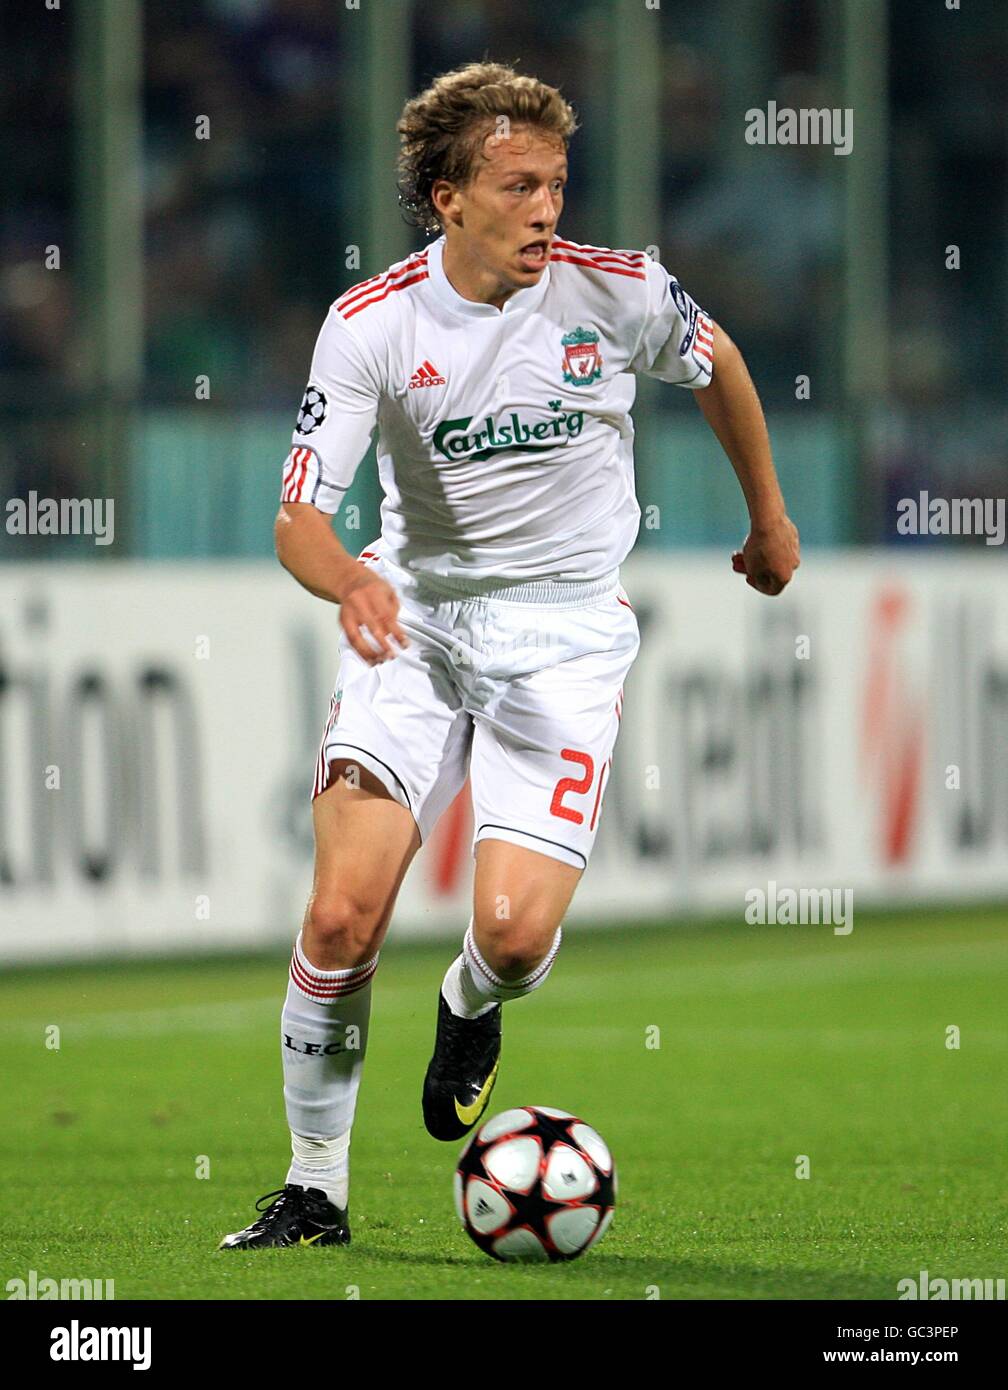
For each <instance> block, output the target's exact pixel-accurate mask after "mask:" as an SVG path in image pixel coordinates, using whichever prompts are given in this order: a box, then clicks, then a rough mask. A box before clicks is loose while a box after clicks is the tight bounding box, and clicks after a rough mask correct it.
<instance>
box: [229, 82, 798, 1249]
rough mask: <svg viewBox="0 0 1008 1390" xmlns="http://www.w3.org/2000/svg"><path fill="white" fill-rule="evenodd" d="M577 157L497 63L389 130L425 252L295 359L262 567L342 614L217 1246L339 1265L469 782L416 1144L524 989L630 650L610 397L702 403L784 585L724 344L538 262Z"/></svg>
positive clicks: (458, 1095)
mask: <svg viewBox="0 0 1008 1390" xmlns="http://www.w3.org/2000/svg"><path fill="white" fill-rule="evenodd" d="M575 127H576V122H575V118H574V113H573V111H572V110H571V108H570V106H569V105H568V104H567V102H566V101H565V100H564V98H563V97H562V96H561V94H560V93H559V91H557V90H556V89H555V88H553V87H549V86H547V85H545V84H544V83H542V82H539V81H536V80H535V79H534V78H531V77H525V76H517V75H516V74H515V73H514V72H513V71H512V70H511V69H510V68H507V67H502V66H499V65H497V64H492V63H476V64H472V65H470V66H467V67H465V68H462V69H459V70H457V71H455V72H450V73H447V74H445V75H443V76H441V77H439V78H438V79H437V80H436V81H435V82H434V83H433V84H432V85H431V87H430V88H428V90H427V91H425V92H423V93H421V94H420V95H419V96H417V97H415V98H414V99H412V100H411V101H409V102H407V104H406V106H405V108H404V110H403V113H402V116H401V119H400V121H399V125H398V131H399V136H400V142H401V150H400V175H401V178H400V190H401V202H402V204H403V206H404V207H405V208H406V209H407V210H408V212H409V213H410V214H412V216H413V218H414V220H415V221H416V222H417V223H418V224H419V225H420V226H421V227H422V228H423V229H424V230H425V231H426V232H428V233H431V234H434V235H435V236H436V240H433V241H431V242H430V244H429V245H428V246H427V247H426V248H425V249H424V250H422V251H418V252H416V253H415V254H413V255H412V256H408V257H407V258H406V259H405V260H404V261H400V262H399V263H397V264H396V265H393V266H391V267H390V268H389V269H388V270H387V271H385V272H384V273H383V274H381V275H375V276H374V277H373V278H371V279H369V280H365V281H363V282H362V283H361V284H359V285H355V286H353V287H352V288H351V289H348V290H346V291H345V292H344V293H343V294H342V295H341V296H340V297H339V298H338V299H337V300H336V302H335V303H334V304H333V306H332V308H331V309H330V311H329V315H328V317H327V319H326V320H325V323H324V324H323V327H322V331H321V333H320V336H319V339H318V343H317V345H316V348H315V355H314V358H313V361H312V366H311V376H310V380H309V386H308V390H307V392H306V393H305V398H304V401H303V402H302V406H301V411H300V414H299V415H298V420H297V428H296V429H295V431H294V438H293V448H292V450H291V452H290V454H289V456H288V458H287V461H286V464H285V466H284V472H283V486H282V501H281V507H280V512H279V516H278V517H277V523H276V549H277V555H278V557H279V559H280V562H281V564H282V565H283V566H284V567H285V569H287V570H289V571H290V573H291V574H292V575H293V576H294V578H295V579H297V580H298V581H299V583H301V584H302V585H304V587H305V588H306V589H308V590H309V591H310V592H311V593H313V594H315V595H317V597H319V598H322V599H325V600H327V601H328V602H330V603H335V604H338V605H339V621H340V625H341V628H342V636H341V640H340V669H339V679H338V684H337V688H336V690H335V692H334V694H333V697H332V701H331V703H330V707H329V716H328V719H327V720H326V724H325V731H324V734H323V737H322V745H321V748H320V750H319V755H318V759H317V762H316V765H315V780H314V787H313V792H314V796H313V807H312V809H313V819H314V830H315V847H316V850H315V872H314V882H313V885H312V890H311V895H310V897H309V900H308V906H307V910H306V912H305V916H304V921H303V925H302V928H301V932H300V935H299V936H298V938H297V942H296V944H295V946H294V952H293V958H292V960H291V966H290V982H289V986H288V990H287V998H286V1002H285V1003H284V1006H283V1014H282V1021H281V1030H280V1031H281V1054H282V1058H283V1072H284V1098H285V1101H286V1107H287V1119H288V1123H289V1126H290V1130H291V1146H292V1161H291V1164H290V1169H289V1172H288V1174H287V1179H286V1183H285V1185H284V1187H283V1188H282V1189H278V1190H277V1191H276V1192H271V1193H268V1194H267V1195H266V1196H265V1197H263V1198H260V1201H259V1204H258V1209H259V1210H260V1211H263V1215H262V1216H261V1217H260V1218H259V1219H258V1220H256V1221H254V1222H253V1223H252V1225H250V1226H249V1227H247V1228H246V1229H245V1230H243V1231H239V1232H236V1233H234V1234H233V1235H229V1236H226V1237H225V1239H224V1241H223V1242H222V1246H223V1247H225V1248H229V1249H253V1248H258V1247H262V1246H277V1245H290V1244H297V1243H300V1244H312V1243H317V1244H319V1245H331V1244H346V1243H347V1242H348V1241H349V1239H350V1227H349V1222H348V1216H347V1207H348V1189H349V1148H350V1132H351V1126H352V1124H353V1117H354V1109H355V1105H356V1100H357V1092H358V1087H359V1085H360V1080H361V1071H362V1068H363V1064H364V1055H365V1049H366V1045H367V1033H368V1017H369V1012H370V1003H371V985H372V979H373V977H374V974H375V971H376V969H377V967H378V953H379V948H380V946H381V943H382V940H383V938H384V936H385V932H386V930H387V928H388V925H389V920H390V918H391V916H392V912H393V908H394V906H395V900H396V894H397V892H398V890H399V886H400V884H401V883H402V881H403V877H404V875H405V873H406V871H407V869H408V867H409V864H410V861H411V860H412V859H413V856H414V855H415V854H416V852H417V850H418V848H419V847H420V844H421V843H422V841H423V840H425V839H426V838H427V836H428V835H429V834H430V833H431V831H432V829H433V828H434V825H435V823H436V822H437V819H438V817H439V816H440V815H441V813H442V811H444V810H445V808H446V807H447V806H449V804H450V803H451V802H452V800H453V799H454V797H455V796H456V794H457V793H458V792H459V790H460V788H461V787H462V785H463V783H464V781H465V779H466V776H467V774H468V775H469V777H470V784H471V792H472V802H473V809H474V814H475V835H474V841H473V852H474V857H475V879H474V893H473V912H472V918H471V920H470V922H469V927H468V930H467V931H466V933H465V937H464V941H463V944H462V950H461V953H460V954H459V955H458V956H457V957H456V959H455V960H454V961H452V963H451V965H449V967H448V969H447V971H446V973H445V976H444V981H443V983H442V985H441V989H440V991H439V995H438V999H437V1027H436V1037H435V1041H434V1052H433V1056H432V1058H431V1061H430V1064H429V1066H428V1068H427V1074H426V1078H425V1080H424V1085H423V1097H422V1104H423V1115H424V1121H425V1124H426V1126H427V1129H428V1131H429V1132H430V1133H431V1134H432V1135H433V1136H434V1137H435V1138H437V1139H443V1140H457V1139H459V1138H460V1137H461V1136H462V1135H464V1134H465V1133H466V1132H467V1131H468V1130H470V1129H471V1128H472V1127H473V1126H474V1125H475V1124H476V1122H477V1121H478V1119H479V1117H480V1116H481V1114H482V1113H483V1111H484V1109H485V1107H486V1105H487V1101H488V1099H489V1097H490V1092H491V1090H492V1088H493V1085H494V1081H495V1079H496V1076H497V1069H498V1065H499V1058H500V1051H501V1006H502V1004H504V1003H506V1002H509V1001H511V1000H514V999H520V998H521V997H522V996H523V995H526V994H529V993H531V991H532V990H534V989H538V988H539V987H540V986H541V985H542V984H543V983H544V982H545V980H546V978H547V976H548V975H549V972H550V969H551V967H552V965H553V962H554V960H555V958H556V955H557V951H558V950H559V947H560V926H561V922H562V920H563V917H564V914H565V912H566V911H567V907H568V905H569V903H570V901H571V897H572V895H573V893H574V889H575V887H576V886H577V884H578V881H579V880H580V878H581V875H582V873H583V872H584V870H585V867H586V865H587V863H588V858H589V855H590V854H591V849H592V844H593V842H594V839H595V835H596V832H597V830H598V825H599V816H600V812H601V805H602V798H603V793H604V790H605V784H606V778H607V775H608V771H609V768H610V766H611V763H612V756H613V746H614V744H615V741H616V734H617V730H618V726H619V720H620V713H621V704H622V692H623V683H624V680H625V679H626V676H627V672H628V671H629V670H630V666H631V664H632V662H633V660H634V657H635V656H636V654H637V649H638V645H639V633H638V628H637V621H636V618H635V617H634V613H633V609H632V607H631V605H630V601H629V599H628V596H627V594H626V593H625V591H624V589H623V588H622V586H621V585H620V580H619V566H620V563H621V562H622V560H623V559H624V558H625V556H626V555H627V553H628V551H629V550H630V549H631V547H632V545H633V543H634V540H635V538H636V535H637V529H638V523H639V519H640V511H639V508H638V506H637V502H636V499H635V496H634V475H633V427H632V425H631V421H630V407H631V405H632V403H633V399H634V391H635V382H634V374H635V373H638V372H644V373H647V374H648V375H650V376H653V377H657V378H658V379H659V380H661V381H665V382H671V383H673V384H675V385H678V386H685V387H686V388H687V389H689V390H692V391H696V392H697V400H698V401H699V403H700V408H701V410H702V411H703V413H704V415H705V417H706V419H707V421H708V423H709V424H710V426H711V428H712V429H713V431H714V433H715V435H716V436H717V438H718V439H719V441H720V442H721V444H722V446H723V448H724V450H725V452H726V453H727V455H728V457H729V459H730V460H731V463H732V465H733V466H734V468H735V471H736V473H737V475H738V478H739V482H740V484H741V486H742V490H743V492H744V495H745V499H746V502H747V503H748V506H749V513H750V519H751V529H750V531H749V535H748V538H747V539H746V541H745V544H744V545H743V547H742V550H741V551H740V552H737V553H736V554H735V555H734V556H733V557H732V562H733V566H734V568H735V570H736V571H738V572H739V573H740V574H744V575H745V576H746V581H747V583H749V584H750V585H752V586H753V588H755V589H758V590H759V591H760V592H761V593H764V594H778V593H780V591H781V590H782V589H783V588H784V586H785V585H786V584H787V583H788V581H789V580H790V578H791V576H792V574H793V572H794V570H795V568H796V566H797V565H798V536H797V532H796V531H795V528H794V526H793V525H792V524H791V522H790V520H789V519H788V516H787V513H786V511H785V507H784V502H783V499H782V497H781V492H780V489H779V487H778V483H777V479H776V475H775V472H774V467H773V463H772V461H771V454H770V446H769V441H768V438H767V431H766V426H765V424H764V419H763V413H762V410H761V408H760V404H759V401H758V399H757V396H756V392H755V390H754V388H753V385H752V382H751V380H750V378H749V374H748V372H747V371H746V368H745V365H744V363H743V361H742V357H741V355H740V354H739V351H738V349H737V348H736V347H735V345H734V344H733V343H732V341H731V339H730V338H729V337H728V335H727V334H726V333H725V332H724V330H723V329H722V328H721V327H720V326H719V325H718V324H716V323H715V322H714V321H713V320H712V319H711V318H710V317H709V316H708V315H707V314H705V313H704V312H703V311H702V310H701V309H700V308H698V306H697V305H696V304H695V303H694V301H693V300H692V299H691V298H690V296H689V295H688V294H687V293H686V292H685V290H684V289H683V288H682V287H681V286H680V285H679V283H678V282H677V281H676V279H675V278H674V277H673V276H671V275H670V274H669V273H668V271H667V270H665V269H663V268H662V266H661V265H659V264H658V263H657V262H656V261H654V260H652V259H651V258H650V257H649V256H648V255H646V254H645V253H643V252H641V251H632V250H630V251H627V250H622V251H611V250H607V249H605V248H603V247H598V246H588V245H581V244H578V243H576V242H572V241H566V240H563V239H562V238H560V237H559V236H558V235H557V224H558V221H559V218H560V212H561V209H562V207H563V200H564V185H565V182H566V177H567V160H566V152H567V143H568V141H569V139H570V137H571V135H572V134H573V132H574V130H575ZM376 426H377V428H378V468H379V475H380V478H381V483H382V487H383V490H384V494H385V495H384V500H383V502H382V507H381V537H380V539H379V540H377V541H375V542H374V543H373V544H371V545H368V546H367V547H366V548H365V549H364V550H363V551H362V552H361V553H360V555H359V556H357V557H354V556H351V555H350V554H348V553H347V551H346V550H345V549H344V547H343V546H342V545H341V543H340V542H339V540H337V538H336V536H335V534H334V532H333V530H332V523H331V517H332V515H333V514H334V513H335V512H336V511H337V510H338V508H339V506H340V502H341V500H342V498H343V495H344V493H345V492H346V490H347V488H348V487H349V486H350V484H351V482H352V480H353V477H354V473H355V470H356V468H357V466H358V464H359V462H360V460H361V458H362V457H363V456H364V454H365V452H366V451H367V448H368V444H369V441H370V439H371V435H372V432H373V431H374V429H375V427H376ZM264 1207H265V1210H263V1209H264Z"/></svg>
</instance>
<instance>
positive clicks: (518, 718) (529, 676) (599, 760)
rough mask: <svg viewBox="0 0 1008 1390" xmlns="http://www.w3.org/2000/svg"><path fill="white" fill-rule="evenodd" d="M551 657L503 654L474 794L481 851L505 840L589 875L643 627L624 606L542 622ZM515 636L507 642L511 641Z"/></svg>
mask: <svg viewBox="0 0 1008 1390" xmlns="http://www.w3.org/2000/svg"><path fill="white" fill-rule="evenodd" d="M539 622H540V623H541V624H542V627H543V631H544V633H545V635H546V636H547V637H548V638H549V639H550V640H549V641H548V642H546V643H544V652H545V657H544V659H543V660H542V661H541V664H540V665H538V667H536V668H535V669H532V670H528V669H525V668H526V667H527V666H528V665H529V664H530V663H531V660H532V659H533V658H532V656H531V655H530V654H528V653H526V652H525V651H524V650H523V649H522V648H520V647H519V646H517V645H516V646H515V649H514V656H513V658H512V659H513V661H514V665H515V666H516V667H517V673H516V674H515V675H513V676H511V675H509V673H508V669H507V660H508V659H509V657H510V656H511V654H510V653H509V652H508V651H507V650H506V649H504V648H502V651H503V655H502V657H501V660H500V663H499V670H500V674H499V676H498V677H497V679H496V688H495V689H494V690H493V700H492V703H491V702H489V701H488V702H487V704H486V705H485V706H484V708H483V709H482V710H481V711H480V712H479V714H478V716H477V718H476V728H475V731H474V736H473V746H472V763H471V777H472V792H473V809H474V813H475V835H474V839H475V842H476V843H477V844H482V842H483V841H484V840H488V839H489V840H494V841H497V840H504V841H508V842H510V843H512V844H514V845H518V846H521V847H523V848H525V849H528V850H531V851H535V852H537V853H538V854H540V855H545V856H548V857H551V858H553V859H556V860H559V861H560V862H561V863H563V864H565V865H568V866H570V867H572V868H574V869H584V868H586V867H587V865H588V860H589V857H590V855H591V851H592V848H593V846H594V842H595V838H596V834H597V832H598V827H599V824H600V820H601V814H602V803H603V797H604V794H605V788H606V786H607V784H608V780H609V772H610V769H611V766H612V759H613V755H614V749H615V744H616V739H617V734H618V731H619V725H620V719H621V716H622V702H623V701H622V692H623V682H624V680H625V678H626V676H627V673H628V672H629V670H630V667H631V665H632V664H633V660H634V658H635V656H636V654H637V649H638V646H639V643H640V637H639V633H638V629H637V621H636V619H635V618H634V616H633V614H632V612H630V610H629V609H627V608H626V607H624V606H623V605H622V603H621V602H620V601H619V598H618V597H617V596H615V595H614V596H612V597H611V598H609V599H607V600H605V601H604V602H601V603H599V604H597V605H594V606H592V607H590V608H588V609H586V610H575V611H574V612H563V613H559V614H554V613H550V612H547V613H546V614H545V615H540V616H539ZM504 635H505V636H506V635H507V634H506V633H505V634H504Z"/></svg>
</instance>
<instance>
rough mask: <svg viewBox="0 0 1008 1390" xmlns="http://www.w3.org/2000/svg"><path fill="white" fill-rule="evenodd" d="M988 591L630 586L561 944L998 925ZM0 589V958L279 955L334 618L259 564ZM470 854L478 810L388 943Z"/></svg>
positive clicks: (999, 663) (824, 579)
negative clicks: (820, 910)
mask: <svg viewBox="0 0 1008 1390" xmlns="http://www.w3.org/2000/svg"><path fill="white" fill-rule="evenodd" d="M999 563H1000V560H999V558H998V557H995V556H994V555H992V554H991V553H987V554H983V553H964V552H959V553H953V554H944V555H940V556H939V555H928V556H927V557H921V556H920V554H919V553H918V554H914V555H913V558H912V559H911V557H910V553H906V554H904V553H900V552H891V553H890V554H888V555H879V554H875V555H870V554H866V553H863V552H854V551H851V552H838V553H834V554H832V555H830V556H829V557H819V558H818V559H817V563H816V565H815V567H814V568H810V569H809V570H808V573H807V574H806V573H804V572H803V575H802V580H801V583H800V584H797V585H795V586H794V587H793V588H791V589H789V590H788V591H787V593H785V594H784V595H783V596H782V597H781V598H780V599H778V600H775V601H773V602H772V603H771V602H767V601H766V600H765V599H762V598H759V597H757V596H756V595H754V594H753V593H752V592H751V591H750V590H748V589H747V588H746V587H745V585H744V584H743V583H742V581H741V580H740V579H739V578H738V577H737V576H734V575H732V574H731V573H730V572H729V569H728V561H727V556H725V557H724V558H723V559H714V558H711V557H710V556H709V555H705V556H694V557H690V556H676V557H672V556H660V555H653V556H646V555H638V556H635V557H633V558H632V559H631V560H630V561H629V562H628V563H627V564H626V565H625V566H624V570H623V573H624V580H625V584H626V587H627V589H628V591H629V594H630V598H631V600H632V602H633V604H634V607H635V610H636V613H637V617H638V621H639V623H640V626H641V632H642V639H643V640H642V648H641V653H640V656H639V658H638V660H637V663H636V665H635V666H634V668H633V670H632V672H631V675H630V677H629V679H628V682H627V686H626V703H625V713H626V718H625V719H624V721H623V724H622V730H621V734H620V738H619V742H618V744H617V748H616V755H615V758H614V761H613V766H612V773H611V780H610V782H609V784H608V785H607V788H606V791H605V811H604V814H603V817H602V828H601V833H600V836H599V841H598V844H597V846H596V850H595V856H594V858H593V860H592V863H591V867H590V869H589V874H588V878H587V881H586V885H585V890H584V891H583V892H582V893H581V894H580V895H579V896H578V897H576V898H575V902H574V908H573V910H572V913H571V920H572V922H574V923H588V922H590V921H604V920H609V921H614V922H615V921H631V920H640V919H645V918H648V917H654V918H658V917H661V918H666V919H667V918H668V917H670V916H674V915H676V914H691V915H692V914H696V913H704V912H717V913H723V914H729V915H731V914H734V913H736V912H737V913H738V914H739V919H740V920H743V918H744V912H745V907H746V894H747V893H751V892H752V891H754V890H756V891H762V892H764V893H766V894H767V895H768V897H772V895H773V892H774V888H775V887H779V888H781V889H785V888H790V889H799V888H807V889H821V890H842V891H843V890H849V891H853V893H854V895H855V898H856V901H857V903H858V904H864V905H868V904H872V905H877V904H885V903H887V902H890V901H892V902H899V903H900V904H904V905H905V904H906V903H907V902H917V903H925V902H928V901H931V900H933V899H934V900H937V899H949V900H954V901H964V900H968V899H970V898H973V899H978V898H982V897H985V896H989V897H995V896H996V897H1002V898H1003V897H1004V896H1005V894H1006V893H1008V853H1006V850H1008V591H1006V589H1005V587H1004V586H1003V585H1000V586H999V585H997V584H995V583H994V582H993V576H994V575H995V573H996V572H997V571H996V570H995V568H994V567H995V566H997V565H999ZM4 578H5V593H6V598H7V601H6V602H5V603H4V606H3V608H2V610H0V766H3V767H4V769H5V775H4V778H3V782H2V785H0V924H2V925H0V958H2V959H4V960H6V961H30V960H36V959H42V958H46V957H53V958H70V957H74V956H82V955H87V954H116V955H121V954H131V953H151V952H158V953H161V952H171V951H174V950H179V951H192V950H196V951H199V950H208V951H210V950H212V951H218V950H221V949H227V948H231V947H234V948H248V947H255V946H258V945H267V944H277V945H279V944H280V943H284V944H286V943H287V942H288V941H289V939H290V937H291V934H292V932H293V930H294V928H295V926H296V924H297V923H298V922H299V920H300V917H301V914H302V911H303V906H304V900H305V896H306V894H307V891H308V887H309V883H310V875H311V838H310V835H311V830H310V817H309V815H308V810H307V803H308V797H309V791H310V786H311V781H312V773H313V765H314V761H315V757H316V753H317V749H318V740H319V737H320V734H321V726H322V723H323V720H324V716H325V709H326V702H327V697H328V694H329V691H330V690H331V688H332V686H333V684H334V681H335V678H336V674H337V641H338V632H339V629H338V618H337V612H336V610H335V608H332V607H330V606H328V605H325V604H322V603H319V602H318V601H317V600H315V599H313V598H311V597H310V596H309V595H307V594H306V593H304V592H302V591H301V590H299V589H298V588H297V587H296V586H295V585H294V584H293V583H292V582H291V580H290V579H289V578H287V577H286V576H285V575H283V574H282V573H281V572H280V571H279V569H276V570H272V571H271V570H269V569H267V568H265V567H263V566H262V565H261V564H259V563H254V562H253V563H241V562H231V563H229V564H226V565H220V566H218V565H215V564H214V563H213V562H204V563H190V562H178V563H166V564H164V565H159V566H150V565H142V564H140V563H130V562H127V563H124V564H121V565H116V566H108V565H82V564H73V563H65V564H55V563H50V564H46V565H41V564H38V565H31V564H28V565H11V566H9V567H7V569H6V571H5V576H4ZM96 614H100V615H101V618H102V621H101V623H100V624H99V623H98V622H96V620H95V615H96ZM471 830H472V827H471V818H470V809H469V798H468V795H467V793H466V792H465V791H463V793H462V794H461V795H460V797H459V798H458V801H457V802H456V804H455V805H454V806H453V807H452V808H451V809H450V810H449V811H448V812H447V813H446V814H445V816H444V817H443V819H442V821H441V823H440V824H439V826H438V829H437V832H436V834H435V835H434V836H433V837H432V839H431V841H430V842H429V843H428V844H427V845H425V846H424V848H423V850H422V851H421V854H420V856H419V858H418V860H417V862H416V863H415V864H414V866H413V868H412V869H411V871H410V874H409V876H408V878H407V882H406V885H405V888H404V890H403V893H402V896H401V899H400V904H399V907H398V909H397V911H396V915H395V924H394V931H395V932H397V933H406V934H437V933H441V932H444V933H449V934H453V935H457V934H458V933H459V931H460V930H461V928H462V926H463V925H464V923H465V921H466V919H467V917H468V914H469V891H468V890H469V881H470V874H471V862H472V861H471V856H470V842H471ZM795 929H796V930H815V929H816V928H815V927H811V926H809V927H804V928H800V927H796V928H795ZM819 929H821V930H829V928H828V927H821V928H819ZM855 930H856V918H855Z"/></svg>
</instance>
